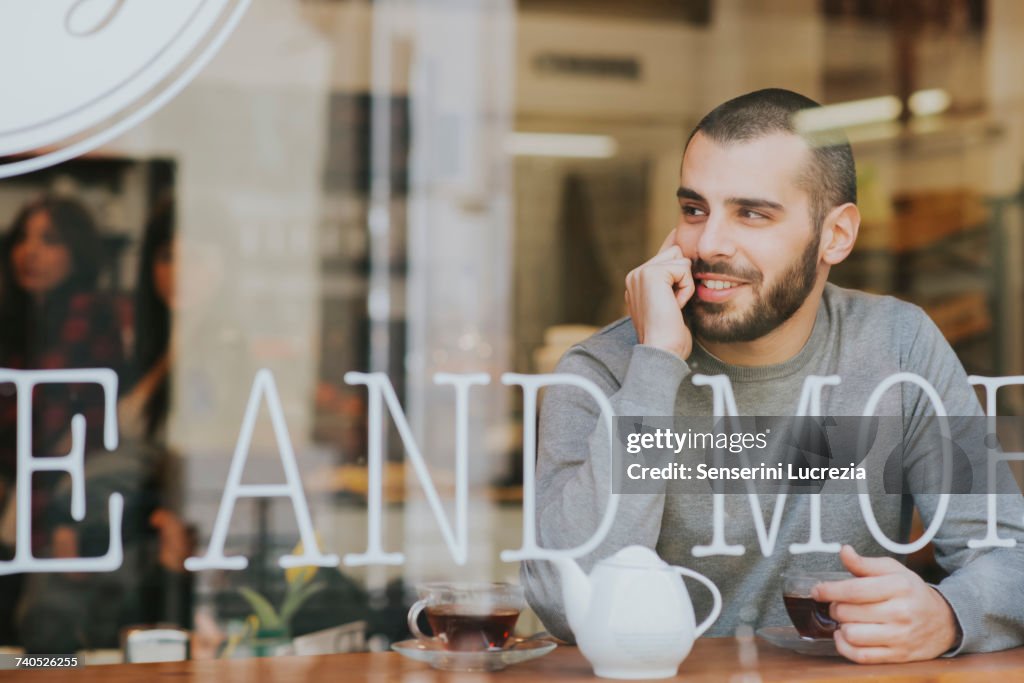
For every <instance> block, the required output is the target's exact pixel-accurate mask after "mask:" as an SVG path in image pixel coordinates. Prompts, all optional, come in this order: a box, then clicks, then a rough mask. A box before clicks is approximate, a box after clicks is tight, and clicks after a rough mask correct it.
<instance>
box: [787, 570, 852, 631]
mask: <svg viewBox="0 0 1024 683" xmlns="http://www.w3.org/2000/svg"><path fill="white" fill-rule="evenodd" d="M852 578H853V574H849V573H847V572H815V571H792V572H786V573H785V574H783V575H782V600H783V602H784V603H785V604H786V611H787V612H789V618H790V620H791V621H792V622H793V626H795V627H796V630H797V633H799V634H800V637H801V638H803V639H804V640H831V639H832V634H833V633H835V631H836V629H837V628H839V622H837V621H836V620H835V619H833V618H832V617H831V616H829V613H828V608H829V603H827V602H818V601H817V600H815V599H814V598H812V597H811V589H812V588H814V587H815V586H817V585H818V584H819V583H825V582H826V581H845V580H846V579H852Z"/></svg>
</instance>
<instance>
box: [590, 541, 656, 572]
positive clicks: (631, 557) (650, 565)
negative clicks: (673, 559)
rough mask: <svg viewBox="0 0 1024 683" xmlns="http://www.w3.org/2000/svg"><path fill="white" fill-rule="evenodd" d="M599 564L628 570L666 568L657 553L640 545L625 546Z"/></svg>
mask: <svg viewBox="0 0 1024 683" xmlns="http://www.w3.org/2000/svg"><path fill="white" fill-rule="evenodd" d="M601 564H608V565H611V566H614V567H628V568H630V569H662V568H664V567H667V566H668V563H667V562H665V561H664V560H663V559H661V558H660V557H658V553H656V552H654V551H653V550H651V549H650V548H647V547H645V546H642V545H631V546H627V547H625V548H623V549H622V550H620V551H619V552H617V553H615V554H614V555H612V556H611V557H609V558H608V559H606V560H604V562H602V563H601Z"/></svg>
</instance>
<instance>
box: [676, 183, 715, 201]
mask: <svg viewBox="0 0 1024 683" xmlns="http://www.w3.org/2000/svg"><path fill="white" fill-rule="evenodd" d="M676 197H678V198H679V199H692V200H694V201H698V202H707V200H706V199H704V196H703V195H702V194H701V193H700V192H697V191H696V190H691V189H690V188H688V187H683V186H680V187H679V189H678V190H676Z"/></svg>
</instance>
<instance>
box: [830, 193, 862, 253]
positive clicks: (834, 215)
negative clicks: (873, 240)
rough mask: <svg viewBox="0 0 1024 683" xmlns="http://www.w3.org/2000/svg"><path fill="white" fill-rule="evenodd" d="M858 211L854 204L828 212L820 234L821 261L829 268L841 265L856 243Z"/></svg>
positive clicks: (858, 227) (858, 224) (858, 221)
mask: <svg viewBox="0 0 1024 683" xmlns="http://www.w3.org/2000/svg"><path fill="white" fill-rule="evenodd" d="M859 229H860V210H859V209H858V208H857V205H856V204H851V203H847V204H843V205H841V206H837V207H836V208H834V209H832V210H831V211H829V213H828V216H826V217H825V223H824V227H823V229H822V232H821V260H822V261H824V262H825V263H827V264H829V265H830V266H834V265H836V264H837V263H842V262H843V260H845V259H846V257H847V256H849V255H850V252H851V251H853V244H854V242H856V241H857V231H858V230H859Z"/></svg>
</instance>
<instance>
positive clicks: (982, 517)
mask: <svg viewBox="0 0 1024 683" xmlns="http://www.w3.org/2000/svg"><path fill="white" fill-rule="evenodd" d="M557 372H565V373H572V374H576V375H580V376H582V377H585V378H587V379H589V380H591V381H592V382H594V383H596V384H597V386H598V387H600V388H601V389H602V390H603V391H604V392H605V394H606V395H607V396H608V397H609V398H610V400H611V404H612V407H613V408H614V410H615V413H616V414H617V415H630V416H668V415H686V416H707V415H711V414H712V402H711V397H712V392H711V388H710V387H707V386H695V385H693V384H692V382H691V379H692V375H694V374H704V375H719V374H724V375H727V376H728V377H729V379H730V381H731V382H732V388H733V392H734V395H735V398H736V405H737V408H738V411H739V414H740V415H771V416H776V415H794V414H795V413H796V409H797V402H798V399H799V398H800V392H801V390H802V388H803V382H804V378H805V377H807V376H808V375H839V376H840V377H841V378H842V382H841V384H839V385H838V386H834V387H826V388H825V389H824V390H823V394H822V414H823V415H832V416H856V415H861V414H862V413H863V410H864V406H865V404H866V402H867V399H868V397H869V395H870V394H871V392H872V390H873V389H874V388H875V386H876V385H877V384H878V383H879V382H880V381H881V380H883V379H884V378H885V377H887V376H889V375H891V374H893V373H897V372H913V373H917V374H919V375H921V376H922V377H924V378H925V379H927V380H928V381H930V382H931V383H932V385H933V386H934V387H935V388H936V390H937V391H938V393H939V395H940V396H941V398H942V400H943V402H944V404H945V407H946V409H947V413H948V414H949V415H951V416H977V415H982V414H983V413H982V409H981V406H980V405H979V403H978V400H977V398H976V396H975V393H974V390H973V389H972V387H971V386H970V385H969V384H968V381H967V376H966V374H965V372H964V370H963V367H962V366H961V365H960V362H959V360H958V359H957V357H956V355H955V354H954V352H953V350H952V349H951V348H950V346H949V344H948V343H947V342H946V340H945V339H944V338H943V336H942V334H941V333H940V332H939V330H938V328H936V327H935V325H934V324H933V323H932V321H931V320H930V319H929V318H928V316H927V315H926V314H925V313H924V311H922V310H921V309H920V308H918V307H916V306H913V305H911V304H908V303H905V302H901V301H899V300H897V299H894V298H892V297H879V296H873V295H869V294H864V293H861V292H856V291H851V290H844V289H841V288H838V287H835V286H833V285H831V284H830V285H827V286H826V288H825V292H824V296H823V299H822V303H821V307H820V309H819V311H818V315H817V318H816V320H815V323H814V328H813V331H812V333H811V336H810V338H809V340H808V341H807V343H806V344H805V346H804V348H803V349H802V350H801V351H800V352H799V353H798V354H797V355H796V356H794V357H793V358H791V359H789V360H787V361H786V362H784V363H781V364H778V365H770V366H761V367H737V366H732V365H728V364H726V363H723V362H722V361H720V360H718V359H717V358H715V357H714V356H712V355H711V354H709V353H708V352H707V351H706V350H704V349H703V348H701V347H700V345H699V344H694V349H693V353H692V354H691V356H690V358H689V359H688V360H687V361H685V362H684V361H682V360H680V359H679V358H678V357H677V356H675V355H673V354H670V353H667V352H665V351H661V350H659V349H655V348H652V347H648V346H643V345H640V344H638V342H637V338H636V331H635V329H634V328H633V325H632V323H631V321H630V320H629V319H628V318H627V319H623V320H620V321H618V322H616V323H614V324H612V325H610V326H608V327H606V328H605V329H604V330H602V331H600V332H598V333H597V334H595V335H594V336H592V337H590V338H589V339H587V340H586V341H584V342H582V343H581V344H579V345H577V346H575V347H573V348H572V349H571V350H570V351H569V352H568V353H567V354H566V355H565V357H564V358H562V360H561V362H560V363H559V366H558V369H557ZM875 414H876V415H882V416H902V417H904V419H910V418H914V417H918V416H928V415H934V411H933V410H932V406H931V403H929V402H928V400H927V399H926V398H925V397H924V396H923V394H922V392H921V391H920V389H918V388H917V387H916V386H914V385H910V384H901V385H900V386H899V388H893V389H891V390H889V391H888V392H886V394H885V395H884V397H883V399H882V402H881V403H880V404H879V407H878V409H877V410H876V411H875ZM598 415H599V409H598V407H597V404H596V402H595V401H594V400H593V399H592V398H590V397H589V396H588V395H587V394H586V393H585V392H583V391H582V390H580V389H576V388H574V387H568V386H553V387H550V388H548V389H547V392H546V394H545V396H544V400H543V404H542V407H541V417H540V428H539V450H538V463H537V494H536V495H537V523H538V539H539V543H540V545H541V546H542V547H546V548H569V547H573V546H576V545H579V544H580V543H582V542H584V541H585V540H586V539H587V538H589V537H590V536H591V534H592V533H593V532H594V530H595V529H596V528H597V525H598V522H599V521H600V519H601V517H602V515H603V512H604V508H605V505H606V504H607V501H608V497H609V491H610V489H611V480H610V477H611V476H612V475H611V462H610V458H609V455H608V435H607V433H606V431H605V429H604V427H603V422H602V421H600V420H598ZM972 422H973V423H975V424H979V423H980V421H972ZM1002 466H1003V467H1004V468H1005V463H1003V465H1002ZM1005 474H1007V475H1008V474H1009V472H1008V470H1006V472H1005ZM1001 482H1002V484H1003V486H1005V488H1001V489H1000V491H1001V492H1004V491H1005V495H1000V496H999V497H998V499H999V505H998V512H999V517H998V519H999V535H1000V536H1001V537H1004V538H1013V539H1017V541H1018V545H1017V546H1016V547H1014V548H981V549H971V548H968V547H967V540H968V539H972V538H976V539H981V538H983V537H984V536H985V531H986V520H987V517H986V514H987V509H986V496H984V495H982V494H969V495H968V494H961V495H953V496H951V500H950V505H949V509H948V511H947V513H946V516H945V518H944V521H943V523H942V525H941V527H940V529H939V531H938V533H937V535H936V536H935V538H934V545H935V551H936V557H937V560H938V562H939V564H940V566H941V567H942V568H943V569H944V570H946V571H947V572H950V576H948V577H947V578H946V579H945V580H943V581H942V582H941V583H940V584H939V585H938V586H937V588H938V590H939V591H940V592H941V593H942V595H943V597H945V599H946V601H947V602H948V603H949V604H950V606H951V607H952V609H953V612H954V614H955V615H956V618H957V620H958V621H959V624H960V627H961V629H962V631H963V639H962V641H961V644H960V647H959V648H958V649H957V651H958V652H959V651H962V652H984V651H991V650H999V649H1005V648H1010V647H1014V646H1017V645H1020V644H1022V643H1024V498H1022V496H1021V494H1020V491H1019V489H1018V488H1017V486H1016V483H1015V482H1013V480H1012V477H1010V476H1004V477H1002V478H1001ZM712 498H713V497H712V495H711V494H693V493H690V494H678V495H671V494H670V495H666V494H657V493H652V494H629V495H622V496H620V501H619V508H618V513H617V515H616V518H615V523H614V525H613V527H612V530H611V532H610V533H609V534H608V536H607V537H606V539H605V540H604V542H603V543H602V544H601V546H600V547H599V548H598V549H597V550H596V551H594V552H593V553H591V554H590V555H587V556H585V557H583V558H580V559H579V563H580V565H581V567H582V568H583V570H584V571H586V572H589V571H590V570H591V568H592V567H593V566H594V564H595V563H596V562H597V561H599V560H601V559H603V558H605V557H608V556H610V555H612V554H614V553H615V552H616V551H617V550H619V549H620V548H623V547H625V546H628V545H632V544H641V545H645V546H648V547H650V548H654V549H655V550H656V551H657V552H658V554H659V555H660V556H661V557H662V558H663V559H664V560H666V561H667V562H669V563H670V564H676V565H682V566H686V567H689V568H691V569H694V570H696V571H698V572H701V573H702V574H704V575H705V576H707V577H709V578H710V579H711V580H712V581H714V582H715V584H716V585H717V586H718V587H719V589H720V590H721V592H722V597H723V603H724V604H723V609H722V614H721V616H720V617H719V618H718V620H717V621H716V623H715V624H714V625H713V626H712V627H711V629H710V630H709V631H708V635H713V636H714V635H718V636H729V635H733V634H734V633H735V631H736V628H737V626H739V625H740V624H750V625H753V626H754V627H755V628H759V627H761V626H776V625H788V624H790V622H789V619H788V617H787V615H786V612H785V608H784V606H783V602H782V598H781V596H782V579H781V574H782V572H784V571H786V570H788V569H795V568H799V569H808V570H842V569H843V567H842V564H841V562H840V561H839V557H838V555H837V554H834V553H808V554H802V555H793V554H790V552H789V546H790V544H792V543H806V542H807V541H808V537H809V519H810V517H809V513H808V509H809V505H810V499H811V496H809V495H790V496H789V497H788V499H787V500H786V501H785V508H784V512H783V515H782V521H781V526H780V529H779V535H778V539H777V542H776V544H775V548H774V551H773V552H772V553H771V554H770V556H768V557H765V556H763V554H762V552H761V548H760V545H759V543H758V538H757V533H756V530H755V527H754V522H753V517H752V515H753V511H752V509H751V505H750V502H749V501H748V498H747V496H746V495H724V496H723V497H722V499H723V500H724V505H725V515H726V517H725V518H726V526H725V529H726V532H725V535H726V541H727V542H728V543H730V544H741V545H743V546H745V548H746V551H745V552H744V553H743V554H742V555H740V556H722V555H714V556H708V557H696V556H694V554H693V553H692V551H691V548H692V547H693V546H694V545H707V544H710V543H711V538H712V530H713V526H712ZM873 499H874V505H873V507H874V512H875V516H876V518H877V520H878V525H879V527H880V528H881V529H882V531H884V532H885V533H886V535H887V536H888V537H889V538H891V539H893V540H905V533H906V531H905V526H906V525H905V514H903V513H901V507H902V506H901V497H900V496H898V495H880V496H874V497H873ZM938 499H939V496H938V495H936V494H933V493H914V495H913V503H914V505H916V506H917V508H918V510H919V511H920V513H921V516H922V519H923V521H924V524H925V527H926V528H927V526H928V525H929V523H930V522H931V519H932V517H933V515H934V513H935V510H936V506H937V503H938ZM775 500H776V499H775V496H774V495H761V496H760V505H761V510H760V514H761V516H762V519H763V520H764V523H765V525H766V526H767V524H768V523H769V522H770V521H771V519H772V514H773V509H774V506H775ZM820 500H821V508H822V509H821V530H822V539H823V540H824V541H825V542H836V543H847V544H850V545H852V546H853V547H854V548H855V549H856V550H857V551H858V552H859V553H860V554H862V555H870V556H878V555H885V554H887V553H886V551H885V549H884V548H882V547H881V546H880V545H879V544H878V543H877V541H875V540H874V538H873V537H872V536H871V534H870V532H869V530H868V528H867V525H866V524H865V522H864V519H863V516H862V514H861V511H860V507H859V504H858V500H857V497H856V495H854V494H844V493H833V494H826V495H822V496H821V499H820ZM521 578H522V581H523V584H524V586H525V587H526V592H527V599H528V601H529V603H530V605H531V606H532V607H533V609H534V610H535V611H536V612H537V614H538V615H539V616H540V618H541V620H542V621H543V622H544V624H545V626H546V627H547V629H548V630H549V631H550V632H551V633H552V634H554V635H556V636H558V637H560V638H563V639H566V640H570V641H572V634H571V631H570V630H569V626H568V623H567V620H566V616H565V612H564V608H563V603H562V593H561V587H560V581H559V577H558V574H557V571H556V570H555V568H554V565H553V564H551V563H549V562H546V561H532V562H524V563H523V566H522V569H521ZM689 590H690V596H691V599H692V600H693V603H694V609H695V612H696V616H697V620H698V621H700V620H701V619H703V617H704V615H706V614H708V612H709V611H710V608H711V597H710V595H709V594H708V592H707V590H706V589H704V588H702V587H701V586H700V585H699V584H696V583H692V584H690V585H689Z"/></svg>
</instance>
